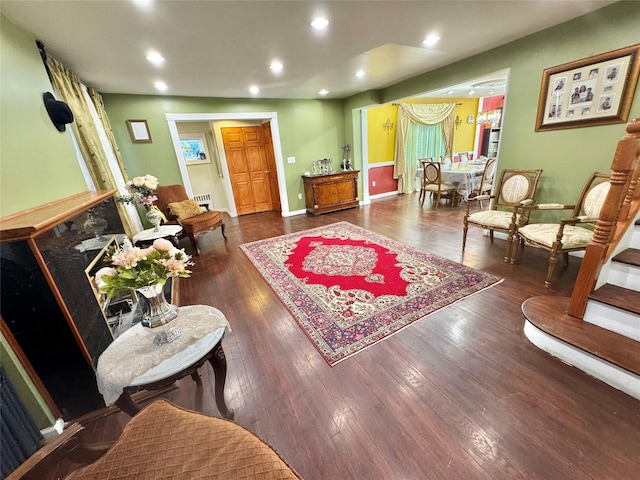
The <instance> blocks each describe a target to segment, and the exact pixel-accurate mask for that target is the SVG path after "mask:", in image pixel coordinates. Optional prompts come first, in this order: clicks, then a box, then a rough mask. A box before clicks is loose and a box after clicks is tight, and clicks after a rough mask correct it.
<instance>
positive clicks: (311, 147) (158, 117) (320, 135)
mask: <svg viewBox="0 0 640 480" xmlns="http://www.w3.org/2000/svg"><path fill="white" fill-rule="evenodd" d="M103 98H104V103H105V108H106V110H107V114H108V115H109V120H110V121H111V126H112V128H113V132H114V135H115V137H116V141H117V142H118V146H119V148H120V152H121V154H122V157H123V162H124V164H125V167H126V169H127V173H128V174H129V176H136V175H142V174H145V173H152V174H153V175H155V176H156V177H158V178H159V179H160V181H161V182H162V183H163V184H164V185H169V184H172V183H181V177H180V172H179V170H178V163H177V160H176V157H175V152H174V150H173V144H172V143H171V137H170V135H169V127H168V124H167V120H166V116H165V115H166V114H167V113H173V114H178V113H249V112H277V114H278V124H279V127H280V140H281V144H282V155H283V158H285V159H286V158H287V157H296V163H292V164H289V163H287V162H286V160H285V163H284V169H285V181H286V185H287V196H288V201H289V210H290V211H296V210H301V209H304V208H305V205H304V200H299V199H298V193H300V192H302V191H303V188H302V179H301V175H302V174H303V173H304V172H305V171H311V165H312V162H313V161H314V160H318V159H320V158H325V157H329V158H333V159H334V161H335V162H336V165H338V164H339V160H338V159H342V150H341V149H340V148H341V147H342V145H344V144H345V140H344V120H343V107H342V101H341V100H252V99H227V98H201V97H171V96H152V95H149V96H144V95H118V94H103ZM129 119H146V120H147V123H148V124H149V130H150V132H151V137H152V140H153V141H152V142H151V143H133V142H132V141H131V139H130V137H129V133H128V130H127V127H126V123H125V122H126V120H129ZM336 168H337V167H336ZM284 201H285V200H284V199H283V202H284Z"/></svg>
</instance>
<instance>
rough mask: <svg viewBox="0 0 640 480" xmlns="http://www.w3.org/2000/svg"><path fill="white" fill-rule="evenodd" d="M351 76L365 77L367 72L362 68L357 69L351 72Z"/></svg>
mask: <svg viewBox="0 0 640 480" xmlns="http://www.w3.org/2000/svg"><path fill="white" fill-rule="evenodd" d="M353 76H354V77H358V78H362V77H366V76H367V72H365V71H364V70H358V71H357V72H356V73H354V74H353Z"/></svg>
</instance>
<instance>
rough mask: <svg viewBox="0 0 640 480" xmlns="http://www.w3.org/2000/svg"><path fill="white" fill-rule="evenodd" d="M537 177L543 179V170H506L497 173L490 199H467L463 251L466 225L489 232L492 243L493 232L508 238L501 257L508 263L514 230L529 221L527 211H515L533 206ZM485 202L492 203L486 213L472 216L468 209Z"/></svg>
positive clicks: (481, 197)
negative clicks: (495, 184)
mask: <svg viewBox="0 0 640 480" xmlns="http://www.w3.org/2000/svg"><path fill="white" fill-rule="evenodd" d="M540 175H542V169H537V170H511V169H505V170H502V172H501V173H500V178H499V180H498V184H497V186H496V189H495V191H494V193H493V194H492V195H478V196H476V197H473V198H469V199H467V203H466V211H465V215H464V219H463V223H464V230H463V233H462V250H464V249H465V246H466V244H467V231H468V230H469V225H472V226H476V227H480V228H482V229H484V230H488V231H489V236H490V238H491V241H493V232H496V231H497V232H502V233H505V234H507V235H508V242H507V248H506V252H505V257H504V261H505V262H508V261H509V259H510V253H511V248H510V246H511V239H512V237H513V235H514V233H515V231H514V229H516V228H517V227H519V226H522V225H525V224H526V223H527V221H528V219H529V211H528V210H525V211H521V212H518V211H516V207H521V206H523V205H530V204H532V203H533V201H534V195H535V192H536V188H537V187H538V180H539V179H540ZM484 200H491V205H490V207H489V209H488V210H481V211H479V212H475V213H471V211H470V207H471V205H472V204H474V203H475V202H479V203H480V202H482V201H484ZM480 205H482V203H480ZM481 208H482V207H481Z"/></svg>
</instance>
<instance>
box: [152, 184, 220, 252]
mask: <svg viewBox="0 0 640 480" xmlns="http://www.w3.org/2000/svg"><path fill="white" fill-rule="evenodd" d="M156 196H157V197H158V201H157V202H156V205H157V207H158V208H159V209H160V210H161V211H162V213H164V214H165V216H166V217H167V220H168V223H177V224H179V225H181V226H182V228H183V232H182V236H188V237H189V238H190V239H191V242H192V243H193V246H194V247H195V249H196V255H200V248H199V247H198V237H199V236H200V235H202V234H204V233H207V232H209V231H211V230H214V229H216V228H218V227H220V230H221V231H222V236H223V237H224V238H225V240H226V238H227V236H226V235H225V234H224V216H223V214H222V212H221V211H217V210H215V211H209V210H208V209H207V207H206V205H199V204H198V202H196V201H195V200H192V199H190V198H189V196H188V195H187V192H186V191H185V189H184V187H183V186H182V185H167V186H160V187H158V189H157V190H156ZM202 208H205V210H204V211H203V210H202Z"/></svg>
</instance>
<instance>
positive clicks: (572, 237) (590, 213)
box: [510, 172, 611, 288]
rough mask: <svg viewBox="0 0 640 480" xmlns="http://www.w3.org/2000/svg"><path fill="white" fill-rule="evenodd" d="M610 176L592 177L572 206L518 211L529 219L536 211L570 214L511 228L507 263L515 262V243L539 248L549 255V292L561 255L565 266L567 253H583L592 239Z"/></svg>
mask: <svg viewBox="0 0 640 480" xmlns="http://www.w3.org/2000/svg"><path fill="white" fill-rule="evenodd" d="M609 179H610V175H609V174H607V173H597V172H596V173H593V174H592V175H591V176H590V177H589V179H588V180H587V183H585V185H584V187H583V188H582V191H581V192H580V196H579V197H578V201H577V202H576V204H575V205H562V204H557V203H546V204H538V205H535V206H525V207H522V208H520V209H519V210H520V211H521V212H522V213H521V214H526V215H529V214H530V213H532V212H536V211H549V210H571V211H572V212H571V216H570V217H568V218H564V219H562V220H560V221H559V222H558V223H529V224H528V225H525V226H520V227H518V228H515V227H514V230H515V235H514V236H513V238H512V242H511V254H510V257H511V263H514V262H515V256H516V254H517V251H518V243H519V244H520V245H521V246H522V247H523V248H524V245H525V244H529V245H534V246H536V247H540V248H543V249H545V250H547V251H548V252H549V253H550V256H549V266H548V268H547V277H546V278H545V281H544V286H545V287H547V288H549V285H550V284H551V277H552V276H553V270H554V268H555V266H556V263H557V261H558V255H560V254H562V257H563V260H564V263H565V265H568V264H569V252H576V251H580V250H585V249H586V248H587V245H588V244H589V243H591V240H592V239H593V230H591V229H590V228H587V225H591V226H593V225H594V224H595V222H596V221H597V219H598V217H599V215H600V209H601V208H602V206H603V205H604V201H605V200H606V198H607V194H608V193H609V187H610V186H611V184H610V182H609Z"/></svg>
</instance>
